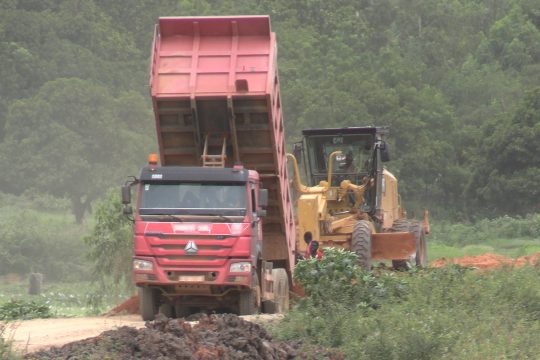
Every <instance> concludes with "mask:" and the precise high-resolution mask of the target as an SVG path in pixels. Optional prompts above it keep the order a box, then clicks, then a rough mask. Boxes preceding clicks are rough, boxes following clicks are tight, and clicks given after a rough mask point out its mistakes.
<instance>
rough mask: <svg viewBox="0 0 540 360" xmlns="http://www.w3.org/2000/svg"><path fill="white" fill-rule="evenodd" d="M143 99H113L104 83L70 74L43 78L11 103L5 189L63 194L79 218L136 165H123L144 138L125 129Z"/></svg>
mask: <svg viewBox="0 0 540 360" xmlns="http://www.w3.org/2000/svg"><path fill="white" fill-rule="evenodd" d="M142 102H143V99H142V98H141V97H140V96H138V95H135V94H131V95H129V96H128V95H125V96H123V97H121V98H118V99H114V98H113V97H112V96H111V94H110V93H109V92H108V90H107V89H106V88H105V87H102V86H99V85H95V84H93V83H91V82H89V81H85V80H81V79H75V78H74V79H58V80H54V81H51V82H47V83H46V84H44V85H43V86H42V87H41V89H40V90H39V92H38V93H37V94H36V95H35V96H33V97H31V98H28V99H25V100H19V101H17V102H16V103H14V104H13V106H12V107H11V108H10V112H9V115H8V117H7V120H6V125H5V130H6V136H5V139H4V143H3V144H2V145H3V147H2V153H3V155H4V156H3V158H1V159H0V162H1V161H4V164H5V165H6V166H7V164H10V167H11V169H12V171H10V172H9V174H8V175H6V178H7V183H6V186H7V187H8V189H9V191H11V192H13V193H21V192H23V191H24V190H25V189H28V188H36V189H38V191H42V192H48V193H50V194H52V195H54V196H57V197H67V198H68V199H70V200H71V203H72V208H73V212H74V215H75V217H76V220H77V222H78V223H80V222H81V221H82V217H83V214H84V212H85V211H86V210H87V209H88V208H89V207H90V204H91V202H92V201H93V200H95V199H96V198H98V197H99V196H100V195H101V194H102V193H103V189H106V188H108V187H109V186H110V185H112V184H114V183H118V182H119V181H120V180H121V179H122V178H123V177H125V176H126V173H129V171H130V170H131V171H132V170H135V169H134V167H126V166H122V165H123V164H126V163H128V164H129V163H130V162H131V163H132V164H133V163H136V160H137V158H142V157H143V152H142V151H141V150H144V149H145V147H144V146H143V147H141V144H144V143H145V142H144V140H145V139H144V138H141V137H140V136H138V135H137V133H135V132H133V131H132V130H131V129H130V127H131V126H134V127H136V126H137V125H138V124H140V123H139V121H140V120H141V119H142V118H144V114H145V113H147V112H146V111H145V110H146V109H144V108H140V107H137V104H139V103H142ZM130 108H131V109H130ZM135 109H136V110H138V111H139V112H140V113H139V114H137V113H136V112H134V110H135ZM141 110H142V111H141ZM125 115H128V116H129V117H128V116H126V117H125V118H124V116H125ZM128 118H129V121H128ZM128 125H129V126H128ZM37 129H39V131H33V130H37ZM98 139H99V140H98ZM60 149H66V150H67V151H61V150H60ZM146 149H148V148H146ZM137 155H138V156H137ZM14 158H16V159H17V161H16V162H13V161H12V159H14ZM130 160H131V161H130ZM113 164H114V165H113ZM21 173H24V174H25V176H23V177H21V176H20V175H19V174H21Z"/></svg>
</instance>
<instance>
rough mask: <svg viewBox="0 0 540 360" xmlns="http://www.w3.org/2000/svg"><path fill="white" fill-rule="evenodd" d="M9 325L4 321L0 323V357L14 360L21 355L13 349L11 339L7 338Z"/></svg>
mask: <svg viewBox="0 0 540 360" xmlns="http://www.w3.org/2000/svg"><path fill="white" fill-rule="evenodd" d="M8 331H9V327H8V324H7V323H6V322H3V323H0V359H2V360H16V359H21V357H20V356H19V355H18V354H17V353H16V352H15V351H13V344H12V341H11V340H10V339H9V337H8V336H9V334H8Z"/></svg>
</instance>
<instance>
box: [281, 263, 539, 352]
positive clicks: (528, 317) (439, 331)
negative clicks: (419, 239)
mask: <svg viewBox="0 0 540 360" xmlns="http://www.w3.org/2000/svg"><path fill="white" fill-rule="evenodd" d="M539 275H540V268H533V267H525V268H520V269H512V271H509V270H507V269H502V270H495V271H490V272H484V273H477V272H472V271H468V270H465V269H463V268H460V267H457V266H450V267H446V268H443V269H432V270H424V271H420V272H417V273H415V274H413V275H408V274H406V273H405V274H404V273H402V274H400V276H402V277H403V279H402V281H406V283H407V287H406V294H405V296H403V294H401V295H399V297H398V298H397V299H392V298H389V299H388V300H387V301H386V302H383V303H381V306H380V308H378V309H376V310H370V311H365V310H360V309H357V310H352V311H351V310H350V309H349V310H347V311H339V310H338V309H339V306H336V305H339V304H335V303H333V302H329V303H327V304H325V305H324V306H317V307H315V306H314V305H312V306H314V308H313V310H312V311H310V312H307V311H306V310H305V309H304V308H302V307H301V306H297V307H296V308H294V309H293V310H292V311H291V312H290V313H289V314H288V315H286V317H285V320H284V321H283V322H282V324H281V326H280V328H277V329H274V331H276V335H277V336H278V337H280V338H282V339H289V338H301V339H302V340H304V341H306V342H312V343H317V344H319V345H323V346H333V347H337V348H339V349H340V350H341V351H343V352H345V353H346V355H347V357H348V358H351V359H433V358H450V359H463V358H467V359H488V358H490V359H493V358H534V357H535V356H536V355H535V354H537V353H538V351H539V350H540V345H539V344H538V342H537V336H536V334H537V332H538V330H540V322H539V321H538V319H539V318H540V317H539V316H540V310H539V307H538V304H540V290H539V289H538V287H537V286H536V280H535V279H537V278H538V276H539ZM395 300H398V301H395ZM338 321H339V326H335V327H332V329H331V331H332V332H331V331H329V330H328V328H329V327H331V325H333V324H335V323H336V322H338Z"/></svg>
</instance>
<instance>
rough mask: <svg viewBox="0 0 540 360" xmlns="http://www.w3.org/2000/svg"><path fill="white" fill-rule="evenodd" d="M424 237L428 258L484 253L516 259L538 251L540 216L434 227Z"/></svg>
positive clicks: (539, 245) (440, 224)
mask: <svg viewBox="0 0 540 360" xmlns="http://www.w3.org/2000/svg"><path fill="white" fill-rule="evenodd" d="M431 231H432V233H431V235H429V237H428V246H429V252H428V254H429V258H430V259H431V260H434V259H437V258H441V257H447V258H452V257H461V256H464V255H479V254H483V253H486V252H492V253H496V254H501V255H506V256H510V257H517V256H523V255H530V254H532V253H535V252H538V251H540V235H539V234H540V215H538V214H535V215H528V216H525V217H515V218H512V217H509V216H503V217H500V218H495V219H491V220H490V219H483V220H480V221H478V222H476V223H474V224H464V223H449V222H443V223H437V222H435V223H434V224H433V226H432V229H431Z"/></svg>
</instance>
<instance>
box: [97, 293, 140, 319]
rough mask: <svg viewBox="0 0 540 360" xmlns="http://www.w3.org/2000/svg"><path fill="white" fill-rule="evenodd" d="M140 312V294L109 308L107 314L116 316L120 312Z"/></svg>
mask: <svg viewBox="0 0 540 360" xmlns="http://www.w3.org/2000/svg"><path fill="white" fill-rule="evenodd" d="M138 313H139V296H138V295H133V296H132V297H130V298H129V299H127V300H126V301H124V302H123V303H121V304H119V305H117V306H115V307H114V308H112V309H111V310H109V311H108V312H107V313H106V314H105V316H114V315H120V314H138Z"/></svg>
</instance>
